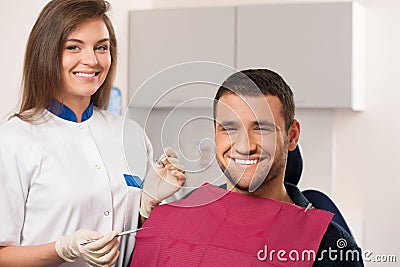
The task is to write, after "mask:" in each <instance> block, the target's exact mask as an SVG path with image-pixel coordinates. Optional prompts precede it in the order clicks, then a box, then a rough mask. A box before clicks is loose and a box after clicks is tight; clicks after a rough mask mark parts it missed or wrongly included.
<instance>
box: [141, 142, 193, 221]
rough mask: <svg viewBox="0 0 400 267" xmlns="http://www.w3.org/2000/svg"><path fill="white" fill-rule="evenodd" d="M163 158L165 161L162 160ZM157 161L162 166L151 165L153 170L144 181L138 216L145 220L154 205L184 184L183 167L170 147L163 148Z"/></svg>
mask: <svg viewBox="0 0 400 267" xmlns="http://www.w3.org/2000/svg"><path fill="white" fill-rule="evenodd" d="M165 158H167V161H166V160H164V159H165ZM159 161H162V162H163V163H164V166H163V165H160V164H153V168H151V170H150V171H149V173H148V174H147V176H146V178H145V179H144V185H143V191H142V197H141V203H140V215H142V216H143V217H145V218H148V217H149V215H150V212H151V210H152V209H153V208H154V207H155V206H156V205H158V204H160V202H161V201H163V200H164V199H166V198H168V197H170V196H172V195H173V194H175V193H176V192H177V191H178V190H179V189H181V188H182V186H183V184H184V183H185V182H186V176H185V174H184V167H183V166H182V165H181V164H180V162H179V160H178V156H177V155H176V153H175V151H174V150H173V149H172V148H171V147H167V148H165V150H164V154H162V155H161V156H160V157H159Z"/></svg>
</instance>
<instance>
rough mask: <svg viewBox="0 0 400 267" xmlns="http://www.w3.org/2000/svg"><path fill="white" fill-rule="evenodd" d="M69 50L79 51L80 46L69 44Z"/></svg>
mask: <svg viewBox="0 0 400 267" xmlns="http://www.w3.org/2000/svg"><path fill="white" fill-rule="evenodd" d="M67 50H70V51H78V50H79V47H78V46H77V45H69V46H67Z"/></svg>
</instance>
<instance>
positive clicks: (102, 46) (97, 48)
mask: <svg viewBox="0 0 400 267" xmlns="http://www.w3.org/2000/svg"><path fill="white" fill-rule="evenodd" d="M96 50H100V51H108V46H106V45H99V46H96Z"/></svg>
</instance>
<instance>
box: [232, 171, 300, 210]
mask: <svg viewBox="0 0 400 267" xmlns="http://www.w3.org/2000/svg"><path fill="white" fill-rule="evenodd" d="M227 189H228V190H229V191H232V192H236V193H241V194H246V195H251V196H257V197H262V198H268V199H273V200H278V201H282V202H287V203H290V204H294V202H293V200H292V199H291V198H290V196H289V194H288V193H287V191H286V188H285V185H284V183H283V177H275V179H273V180H272V181H269V182H268V183H266V184H263V185H262V186H260V187H259V188H258V189H257V190H256V191H254V192H249V191H246V190H242V189H239V188H237V187H235V186H233V184H232V183H231V182H230V181H229V180H227Z"/></svg>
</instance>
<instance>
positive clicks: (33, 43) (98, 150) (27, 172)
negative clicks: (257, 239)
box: [0, 0, 186, 267]
mask: <svg viewBox="0 0 400 267" xmlns="http://www.w3.org/2000/svg"><path fill="white" fill-rule="evenodd" d="M108 9H109V4H108V3H107V2H106V1H104V0H53V1H50V2H49V3H48V4H47V5H46V6H45V7H44V8H43V10H42V12H41V13H40V15H39V17H38V19H37V21H36V23H35V25H34V27H33V29H32V31H31V34H30V36H29V39H28V43H27V47H26V54H25V62H24V70H23V78H22V88H23V93H22V100H21V108H20V111H19V112H18V113H17V114H15V115H14V116H13V117H12V118H11V119H10V120H9V121H8V122H7V123H5V124H4V125H3V126H2V127H0V209H1V211H2V215H1V217H0V225H1V227H0V266H8V267H11V266H55V265H60V264H61V265H62V266H64V265H67V266H89V265H93V266H111V265H113V264H114V263H115V262H116V261H117V258H118V256H119V254H120V250H121V255H122V254H123V253H124V251H125V250H126V247H122V246H119V240H118V239H117V237H116V234H117V233H118V232H120V231H125V230H129V229H131V228H136V227H137V222H138V214H139V209H140V211H141V214H143V215H144V217H146V216H148V215H149V213H150V211H151V209H152V207H153V206H154V205H157V204H158V203H159V202H160V201H161V200H162V199H164V198H166V197H168V196H170V195H172V194H173V193H175V192H176V191H177V190H179V188H180V187H181V186H182V185H183V183H184V182H185V179H186V177H185V175H184V174H183V171H182V167H181V166H179V161H178V160H177V158H176V155H175V154H174V152H173V151H168V152H166V154H167V156H171V157H172V158H171V160H170V162H172V163H174V164H175V166H173V164H166V165H165V166H163V167H162V166H159V167H157V168H153V169H152V170H151V171H149V172H148V173H147V169H148V168H150V167H151V165H149V164H148V159H151V158H152V148H151V144H150V142H149V140H148V138H147V136H146V134H145V133H144V131H143V129H142V128H141V127H140V126H139V125H138V124H137V123H136V122H134V121H131V120H125V121H124V120H123V118H122V117H119V116H116V115H113V114H111V113H108V112H107V111H105V110H104V108H105V107H106V105H107V103H108V99H109V95H110V90H111V86H112V84H113V80H114V77H115V72H116V63H117V40H116V37H115V32H114V29H113V26H112V24H111V22H110V19H109V18H108V16H107V15H106V13H107V12H108ZM124 124H125V125H124ZM124 128H125V129H126V131H125V133H128V134H129V135H128V136H125V138H124V139H125V142H126V143H125V145H123V142H122V139H123V138H122V136H123V132H124V131H123V129H124ZM124 149H125V150H126V149H129V150H131V151H134V153H131V154H134V155H135V157H134V159H132V162H130V163H129V167H128V165H127V162H126V160H125V156H124ZM130 160H131V159H130ZM150 169H151V168H150ZM124 176H125V177H131V178H132V177H135V176H136V177H141V178H143V177H146V178H145V183H144V186H145V190H144V191H145V192H146V193H142V190H141V189H140V188H136V187H129V186H127V182H126V180H125V178H124ZM146 187H147V188H146ZM148 192H152V193H151V194H149V193H148ZM159 192H162V194H161V193H160V194H159ZM141 193H142V194H141ZM155 195H156V196H157V198H156V197H154V196H155ZM140 199H141V206H140V207H139V202H140ZM89 240H95V241H94V242H92V243H89V244H86V245H82V243H83V242H85V241H89ZM124 243H125V244H128V243H130V244H132V242H124ZM131 248H132V247H130V249H128V251H129V252H130V251H131ZM129 256H130V255H126V257H125V259H127V258H129ZM123 260H124V257H120V259H119V261H118V265H119V266H122V264H123V263H122V262H123Z"/></svg>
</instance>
